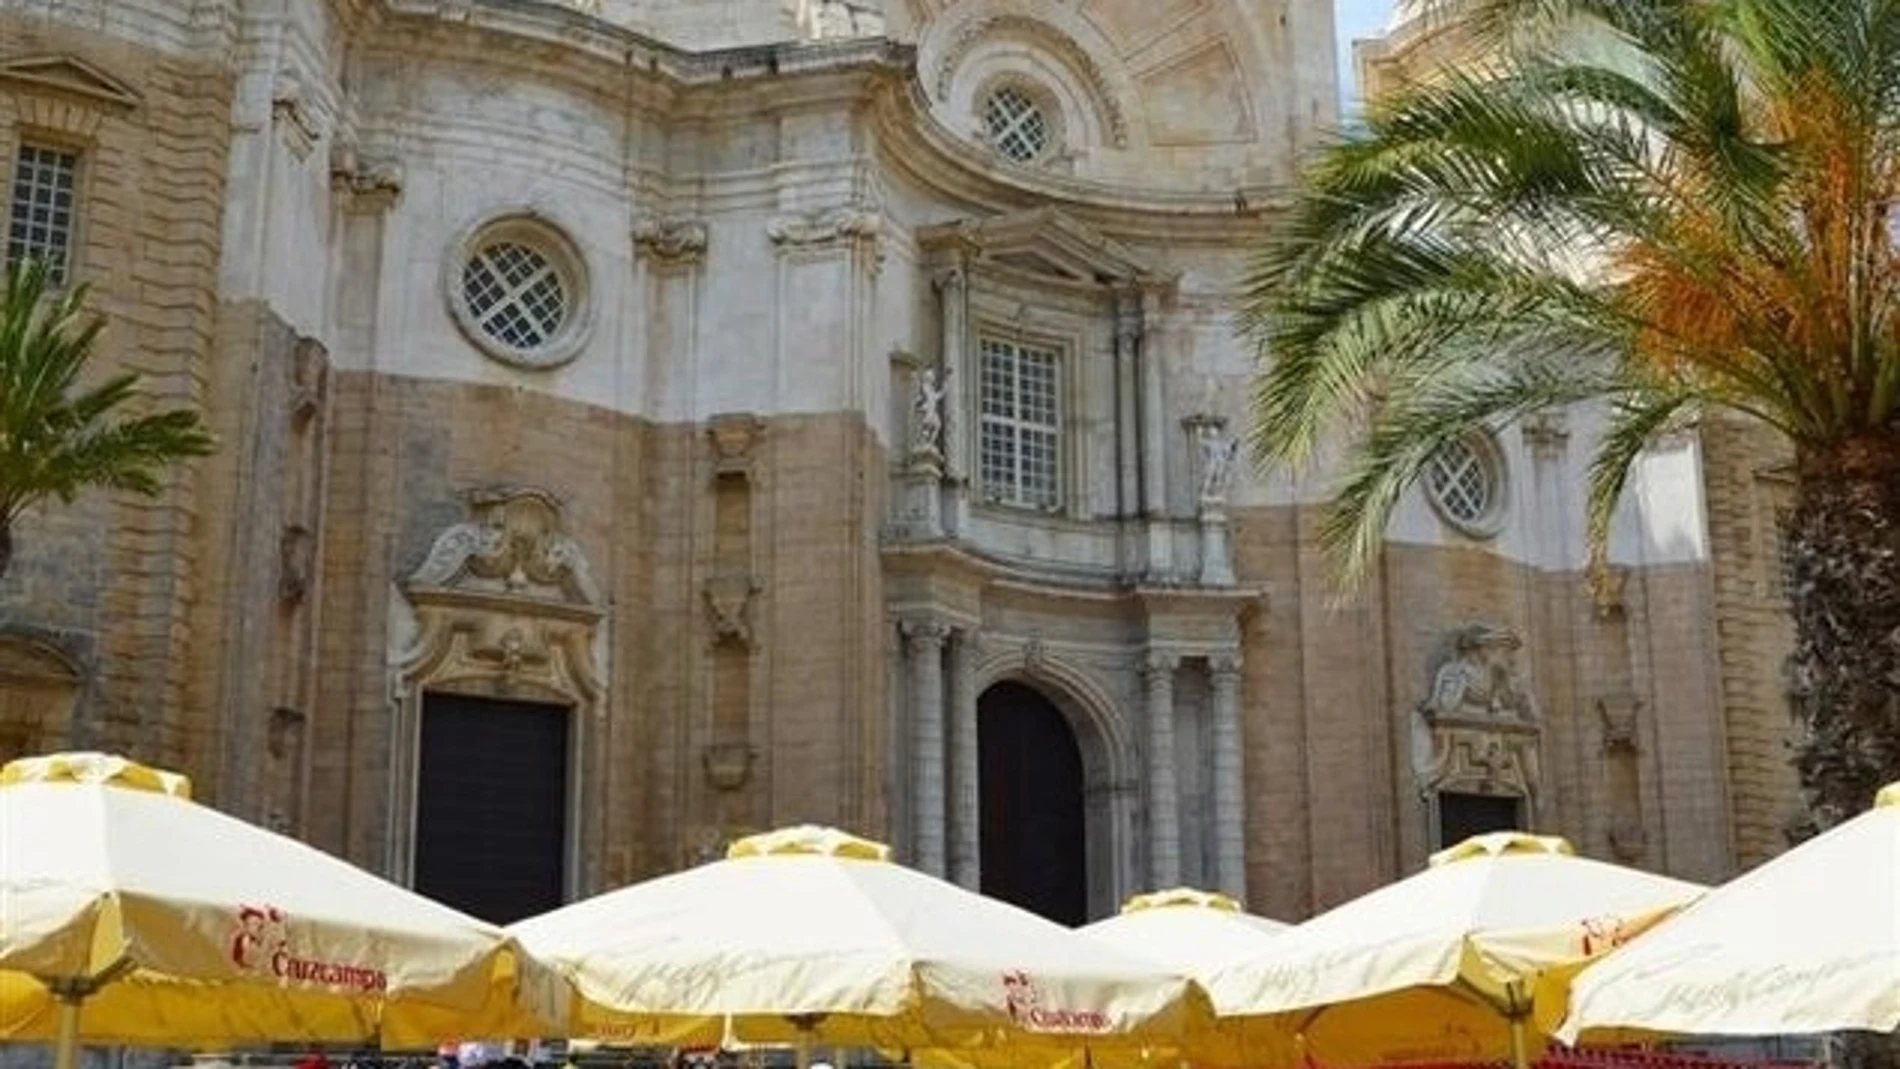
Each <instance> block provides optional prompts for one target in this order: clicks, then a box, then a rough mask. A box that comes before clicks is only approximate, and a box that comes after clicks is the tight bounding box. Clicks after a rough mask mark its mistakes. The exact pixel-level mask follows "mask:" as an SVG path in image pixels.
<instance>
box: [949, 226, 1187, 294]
mask: <svg viewBox="0 0 1900 1069" xmlns="http://www.w3.org/2000/svg"><path fill="white" fill-rule="evenodd" d="M918 240H919V242H920V243H921V244H922V245H923V247H924V248H926V249H937V248H943V249H947V248H953V247H958V246H961V247H962V248H963V249H965V250H967V251H968V252H969V253H970V254H971V255H972V256H973V258H974V259H976V260H977V261H978V262H982V261H989V262H993V263H997V264H1003V265H1006V266H1009V267H1013V268H1016V269H1018V270H1023V271H1030V272H1033V273H1035V274H1039V275H1049V276H1052V277H1054V278H1058V279H1061V280H1063V281H1066V282H1073V283H1083V284H1093V285H1108V286H1113V285H1130V284H1144V283H1153V282H1158V281H1161V280H1162V279H1163V277H1164V272H1163V271H1161V270H1160V269H1159V268H1157V267H1155V266H1154V265H1153V264H1152V263H1150V262H1149V261H1148V260H1147V259H1146V258H1145V257H1143V256H1141V255H1139V254H1138V253H1136V252H1134V251H1133V250H1131V249H1129V248H1128V247H1127V246H1125V245H1123V244H1121V243H1120V242H1118V241H1116V240H1114V239H1113V238H1110V237H1108V236H1107V235H1105V234H1103V233H1102V232H1101V231H1099V230H1096V229H1095V228H1094V227H1092V226H1089V225H1088V224H1087V223H1084V222H1082V221H1081V220H1079V219H1077V218H1075V217H1074V216H1072V215H1069V214H1068V213H1066V212H1064V211H1062V210H1061V209H1059V208H1032V209H1029V210H1027V211H1020V212H1011V213H1009V214H1007V215H996V216H991V217H990V218H988V219H965V220H959V221H958V222H954V223H946V224H943V225H941V226H934V227H929V228H927V229H925V230H923V231H921V232H920V233H919V234H918Z"/></svg>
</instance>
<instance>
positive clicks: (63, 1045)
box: [53, 984, 80, 1069]
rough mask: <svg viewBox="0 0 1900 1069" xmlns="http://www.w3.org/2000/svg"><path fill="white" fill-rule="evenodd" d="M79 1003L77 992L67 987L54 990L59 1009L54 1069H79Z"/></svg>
mask: <svg viewBox="0 0 1900 1069" xmlns="http://www.w3.org/2000/svg"><path fill="white" fill-rule="evenodd" d="M79 1002H80V996H79V994H78V992H77V991H75V990H73V989H71V988H70V987H68V986H67V985H64V984H62V985H60V986H59V987H56V988H55V989H54V990H53V1003H54V1005H55V1006H57V1007H58V1014H59V1020H58V1029H59V1030H58V1032H57V1033H56V1035H55V1038H54V1040H53V1069H79Z"/></svg>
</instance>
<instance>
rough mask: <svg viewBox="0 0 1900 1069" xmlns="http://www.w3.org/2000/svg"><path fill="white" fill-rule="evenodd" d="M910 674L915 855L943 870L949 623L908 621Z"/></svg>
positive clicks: (919, 862) (937, 872)
mask: <svg viewBox="0 0 1900 1069" xmlns="http://www.w3.org/2000/svg"><path fill="white" fill-rule="evenodd" d="M902 629H903V634H904V653H905V667H906V669H907V670H908V671H909V673H910V685H911V704H910V732H911V751H910V789H911V796H912V802H911V819H912V820H914V821H915V822H916V823H915V825H914V828H913V832H914V837H913V839H912V841H913V842H915V843H916V846H917V856H916V858H915V859H914V860H915V862H916V866H917V868H918V869H919V870H920V871H923V872H927V873H929V874H931V875H932V876H942V875H944V874H945V873H944V823H945V821H944V775H943V771H944V770H943V763H944V762H943V708H944V700H943V699H944V690H943V647H944V642H945V640H946V639H947V638H948V637H949V635H950V628H949V627H948V626H947V625H946V624H944V623H942V622H941V621H938V620H928V619H923V620H906V621H904V622H903V625H902Z"/></svg>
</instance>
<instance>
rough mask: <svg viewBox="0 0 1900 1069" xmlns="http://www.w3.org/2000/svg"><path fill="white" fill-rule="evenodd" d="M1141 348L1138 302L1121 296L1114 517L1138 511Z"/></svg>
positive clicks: (1117, 316) (1117, 331) (1117, 337)
mask: <svg viewBox="0 0 1900 1069" xmlns="http://www.w3.org/2000/svg"><path fill="white" fill-rule="evenodd" d="M1140 348H1141V303H1140V299H1139V298H1138V297H1135V296H1132V295H1130V296H1124V297H1123V298H1122V299H1121V302H1120V303H1119V305H1118V307H1117V308H1116V310H1115V474H1116V484H1115V495H1116V497H1115V500H1116V505H1117V508H1116V514H1117V515H1120V516H1137V515H1140V512H1141V438H1140V430H1141V417H1140V416H1139V415H1138V414H1137V408H1136V401H1137V399H1138V398H1139V397H1140V396H1141V390H1140V389H1138V388H1137V382H1138V380H1137V379H1136V377H1135V358H1136V353H1137V352H1138V351H1139V349H1140Z"/></svg>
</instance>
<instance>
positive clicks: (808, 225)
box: [765, 201, 885, 272]
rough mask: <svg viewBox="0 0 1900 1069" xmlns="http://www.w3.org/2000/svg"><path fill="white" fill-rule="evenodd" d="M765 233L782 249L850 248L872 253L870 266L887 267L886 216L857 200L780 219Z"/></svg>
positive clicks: (869, 258) (875, 269)
mask: <svg viewBox="0 0 1900 1069" xmlns="http://www.w3.org/2000/svg"><path fill="white" fill-rule="evenodd" d="M765 234H766V236H767V237H769V238H771V239H772V244H774V245H776V246H778V247H779V248H780V249H781V250H784V251H792V250H797V249H822V248H827V247H831V246H837V245H849V246H853V247H858V248H862V249H864V250H865V251H866V252H868V253H869V256H868V258H867V260H866V264H867V266H868V267H869V268H870V270H871V271H873V272H875V271H877V270H878V269H879V268H881V267H883V266H884V256H885V249H884V215H883V213H882V212H880V211H878V210H877V208H876V207H875V206H873V205H871V204H868V203H863V202H857V201H854V202H852V203H849V204H844V205H840V206H838V207H834V208H821V209H818V210H816V211H809V212H801V213H796V214H792V215H785V216H780V217H779V218H777V219H774V220H772V221H771V222H769V223H767V224H766V227H765Z"/></svg>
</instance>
